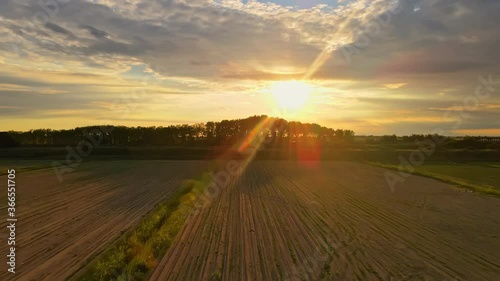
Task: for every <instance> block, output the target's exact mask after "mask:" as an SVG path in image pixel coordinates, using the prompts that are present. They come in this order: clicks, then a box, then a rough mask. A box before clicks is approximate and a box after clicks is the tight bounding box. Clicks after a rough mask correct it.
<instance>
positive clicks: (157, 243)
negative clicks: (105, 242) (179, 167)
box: [75, 174, 209, 281]
mask: <svg viewBox="0 0 500 281" xmlns="http://www.w3.org/2000/svg"><path fill="white" fill-rule="evenodd" d="M208 181H209V176H208V174H204V175H203V176H202V177H201V179H200V180H188V181H186V182H185V183H183V185H182V187H181V188H180V189H179V190H178V191H177V192H176V193H174V194H173V195H172V196H171V197H169V198H168V200H167V201H166V202H164V203H161V204H160V205H159V206H157V207H156V208H155V209H154V210H153V211H152V212H151V213H150V214H149V215H148V216H147V217H146V218H145V219H144V220H142V221H141V222H140V223H139V224H138V225H137V226H136V227H135V228H134V229H132V230H131V231H129V232H127V233H125V234H123V235H122V237H120V238H119V239H118V240H117V242H116V243H114V244H113V245H112V246H110V247H109V248H108V249H106V250H105V251H104V252H103V253H102V254H101V255H100V256H99V257H97V258H96V259H95V260H93V261H92V262H91V264H89V266H88V268H86V269H85V272H83V274H81V275H80V276H79V277H77V278H75V280H81V281H94V280H117V281H124V280H145V279H146V278H147V277H148V276H149V274H151V272H152V270H153V269H154V268H155V267H156V265H157V264H158V262H159V260H160V259H161V258H162V257H163V255H164V254H165V253H166V252H167V250H168V248H169V247H170V245H171V243H172V241H173V240H174V238H175V236H176V235H177V233H178V232H179V231H180V230H181V228H182V226H183V225H184V223H185V221H186V220H187V218H188V217H189V216H190V214H192V213H193V212H194V211H195V207H196V200H197V199H198V198H199V197H200V195H201V194H202V193H203V192H204V191H205V187H206V186H207V184H206V183H208Z"/></svg>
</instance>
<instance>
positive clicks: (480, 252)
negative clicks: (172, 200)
mask: <svg viewBox="0 0 500 281" xmlns="http://www.w3.org/2000/svg"><path fill="white" fill-rule="evenodd" d="M384 171H385V170H384V169H381V168H377V167H372V166H367V165H364V164H357V163H349V162H324V163H321V164H319V165H314V164H310V165H308V166H307V167H305V166H301V165H300V164H298V163H292V162H279V161H276V162H259V161H257V162H254V163H252V164H250V166H249V167H248V168H247V170H246V172H245V173H244V174H243V175H242V176H241V177H239V178H237V179H236V178H235V179H234V180H235V184H234V185H230V186H228V187H226V188H223V189H222V191H221V194H220V196H218V197H216V199H215V200H214V201H212V202H211V204H209V205H208V206H207V207H205V208H203V209H201V212H198V213H196V214H195V215H193V216H192V217H191V218H190V219H189V220H188V222H187V223H186V224H185V226H184V228H183V230H181V232H180V233H179V235H178V236H177V238H176V242H175V243H174V244H173V245H172V246H171V248H170V249H169V250H168V252H167V254H166V255H165V256H164V258H163V259H162V260H161V261H160V263H159V265H158V267H157V268H156V271H155V272H154V273H153V274H152V276H151V278H150V280H158V281H160V280H161V281H164V280H320V279H323V280H384V281H385V280H500V239H499V237H498V235H499V233H500V217H499V216H498V214H499V213H500V199H497V198H492V197H487V196H480V195H475V194H472V193H468V192H463V191H462V190H458V189H455V188H452V187H451V186H449V185H447V184H444V183H441V182H438V181H436V180H432V179H427V178H423V177H418V176H411V177H409V178H408V179H407V180H406V181H405V182H404V183H403V184H400V185H399V186H397V187H396V189H395V191H394V192H391V190H390V189H389V187H388V185H387V184H386V181H385V179H384V176H383V174H384Z"/></svg>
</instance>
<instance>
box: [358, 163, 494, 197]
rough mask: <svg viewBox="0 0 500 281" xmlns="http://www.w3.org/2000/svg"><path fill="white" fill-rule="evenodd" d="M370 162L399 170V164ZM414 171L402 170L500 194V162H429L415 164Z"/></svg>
mask: <svg viewBox="0 0 500 281" xmlns="http://www.w3.org/2000/svg"><path fill="white" fill-rule="evenodd" d="M368 163H369V164H372V165H376V166H380V167H384V168H388V169H393V170H399V169H400V167H399V164H396V163H384V162H368ZM414 169H415V170H414V171H411V170H409V169H407V168H403V169H402V171H404V172H409V173H412V174H417V175H422V176H426V177H430V178H434V179H438V180H441V181H444V182H447V183H451V184H455V185H458V186H460V187H464V188H468V189H470V190H472V191H476V192H481V193H486V194H491V195H495V196H500V176H499V175H500V162H469V163H454V162H429V163H424V164H423V165H420V166H415V167H414Z"/></svg>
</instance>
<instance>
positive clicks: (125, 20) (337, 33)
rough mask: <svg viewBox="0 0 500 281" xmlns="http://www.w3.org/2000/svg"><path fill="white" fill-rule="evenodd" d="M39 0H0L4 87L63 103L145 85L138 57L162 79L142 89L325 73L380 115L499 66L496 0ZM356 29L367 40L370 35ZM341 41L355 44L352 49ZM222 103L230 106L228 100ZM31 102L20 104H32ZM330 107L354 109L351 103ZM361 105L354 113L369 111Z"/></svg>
mask: <svg viewBox="0 0 500 281" xmlns="http://www.w3.org/2000/svg"><path fill="white" fill-rule="evenodd" d="M321 2H325V1H318V2H317V3H318V4H319V3H321ZM40 3H42V4H40ZM44 3H45V2H43V1H42V2H39V1H37V0H27V1H23V2H22V3H21V2H19V1H13V0H6V1H0V35H1V36H0V49H2V54H1V55H0V60H1V61H2V62H3V64H5V65H6V66H8V67H6V68H4V69H2V71H1V72H2V73H1V74H2V76H1V77H0V83H3V84H2V85H3V86H1V85H0V87H4V88H1V89H3V91H8V92H9V94H12V95H13V94H14V93H15V92H21V91H22V92H24V93H27V92H29V93H31V94H32V95H37V96H40V95H41V94H43V93H44V91H45V93H60V94H58V95H57V96H58V98H60V99H61V100H62V102H61V103H64V101H65V100H66V99H68V100H67V107H71V106H77V105H75V104H73V101H72V100H71V99H72V98H76V99H86V98H88V99H94V101H98V102H111V100H112V98H110V97H109V95H112V94H117V93H119V92H127V91H130V89H132V88H135V87H142V86H143V84H144V83H142V82H141V79H143V78H141V77H149V76H148V75H149V74H147V73H146V70H144V71H142V72H139V73H137V75H136V76H137V77H124V76H123V73H124V71H125V70H127V69H129V68H131V67H132V66H133V65H144V66H145V69H148V71H150V73H154V77H155V79H157V80H158V82H157V83H156V84H155V85H148V86H147V88H148V89H149V90H151V91H153V92H155V93H158V94H165V96H170V97H174V96H177V95H181V94H176V93H183V94H182V95H184V96H191V98H192V100H191V103H192V104H195V103H197V102H198V100H199V99H200V97H199V96H200V95H202V94H203V93H204V94H205V95H204V96H206V97H208V96H210V95H211V94H213V93H220V94H226V93H234V94H235V95H236V94H238V95H239V93H248V92H251V91H255V90H256V89H257V90H258V87H259V86H260V85H264V84H265V83H268V82H269V83H270V82H271V81H275V80H287V79H302V78H304V77H307V78H308V79H310V81H311V83H329V85H331V86H330V87H331V89H332V90H331V92H329V93H325V95H331V96H332V97H337V96H335V95H340V94H339V92H342V95H345V96H350V97H352V98H351V100H353V101H355V102H354V103H355V105H356V106H359V107H360V108H359V111H363V110H364V111H366V112H367V111H368V110H373V112H372V113H371V114H373V116H376V117H377V118H378V117H379V114H390V112H385V113H382V111H381V109H383V108H390V109H392V110H395V109H402V110H407V109H408V110H411V108H412V106H413V108H414V109H415V108H423V109H426V110H428V111H430V110H429V109H431V108H434V109H435V108H446V107H450V106H453V105H454V103H455V102H460V101H461V100H463V98H464V97H466V96H468V95H471V94H472V93H474V88H475V86H476V84H477V76H478V75H483V76H484V75H488V74H489V73H492V74H493V75H494V77H498V75H500V68H499V66H498V64H497V62H498V61H500V54H499V53H498V52H497V50H498V48H499V46H500V36H499V34H500V18H499V17H498V15H497V11H498V10H499V9H500V2H499V1H486V0H485V1H468V0H430V1H418V0H401V1H400V7H401V10H400V11H398V12H397V13H390V11H391V9H393V8H394V4H395V3H396V1H392V0H375V1H364V0H355V1H339V3H338V4H336V5H319V6H318V5H315V6H312V5H309V4H308V5H306V6H304V5H299V6H300V7H288V6H283V5H279V4H277V3H278V2H277V3H270V2H268V3H261V2H259V1H249V2H245V3H242V2H240V1H217V2H214V1H210V0H194V1H183V0H169V1H146V0H133V1H125V0H118V1H108V0H102V1H84V0H72V1H58V3H59V4H60V5H59V6H58V7H57V9H55V8H54V7H52V8H51V9H47V7H45V6H43V4H44ZM280 3H283V2H280ZM315 3H316V2H315ZM416 7H418V9H416ZM41 15H45V19H46V21H44V20H43V19H44V17H43V16H41ZM362 38H364V39H368V40H365V41H366V42H364V43H365V44H361V43H363V42H360V39H362ZM13 46H14V47H15V48H13ZM348 48H351V49H350V50H355V51H356V52H355V53H352V54H350V55H349V58H350V60H347V59H346V53H345V51H346V50H347V49H348ZM353 48H354V49H353ZM16 50H20V51H19V52H17V51H16ZM19 54H22V56H21V57H20V56H19ZM27 73H36V74H37V75H31V77H30V75H27ZM86 75H87V76H86ZM92 75H95V76H92ZM343 81H349V83H344V82H343ZM402 81H404V82H402ZM247 83H249V84H247ZM7 84H9V85H10V86H9V87H7V86H5V85H7ZM13 85H15V86H13ZM242 85H244V86H242ZM380 85H382V86H383V87H385V88H387V89H391V91H387V90H384V89H381V86H380ZM14 87H18V88H17V89H14ZM19 87H24V88H19ZM333 89H334V90H333ZM446 89H453V90H452V91H448V90H446ZM172 93H173V94H172ZM188 93H196V94H197V95H189V94H188ZM438 93H446V95H439V94H438ZM49 96H51V95H44V96H41V97H42V98H47V100H50V98H51V97H49ZM194 96H196V97H194ZM24 97H25V96H23V95H18V97H17V98H18V99H21V98H24ZM358 97H359V99H357V98H358ZM9 102H11V103H13V104H14V103H16V104H17V103H20V102H15V99H9ZM243 102H248V101H247V100H245V101H243ZM487 103H489V104H498V103H499V99H498V98H497V97H491V98H490V99H489V100H488V101H487ZM5 106H15V105H11V104H6V105H5ZM220 106H222V107H225V108H229V110H228V111H231V109H230V108H231V107H230V105H229V104H221V105H220ZM318 106H320V107H322V108H318V112H329V111H328V110H329V109H330V108H327V105H326V104H323V105H321V104H320V105H318ZM38 107H39V108H42V107H43V108H45V107H48V105H47V103H46V102H41V103H40V105H38ZM24 108H26V107H24ZM36 108H37V106H30V107H28V109H26V110H31V111H30V112H31V114H32V115H33V112H34V111H35V109H36ZM66 109H68V110H69V109H71V108H66ZM336 109H337V110H339V111H340V112H339V113H338V114H347V115H349V114H352V115H356V114H361V113H359V112H356V110H357V108H356V109H353V108H352V106H351V107H349V108H347V107H346V108H345V109H340V108H336ZM342 110H345V111H342ZM235 113H237V112H235ZM26 114H29V112H28V111H26ZM325 114H327V113H325ZM330 114H331V113H330ZM367 115H369V113H366V114H365V115H364V116H362V117H360V116H353V119H356V120H361V119H360V118H366V120H368V118H369V116H367ZM422 122H423V121H422ZM471 122H481V121H480V120H479V121H471ZM483 122H484V121H483ZM364 128H366V127H364ZM396 129H398V130H399V129H401V128H396Z"/></svg>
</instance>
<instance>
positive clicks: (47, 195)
mask: <svg viewBox="0 0 500 281" xmlns="http://www.w3.org/2000/svg"><path fill="white" fill-rule="evenodd" d="M200 164H201V162H194V161H114V162H106V161H101V162H93V163H86V164H82V165H81V166H79V167H78V168H77V169H76V170H75V171H74V172H73V173H70V174H66V175H65V176H64V181H63V182H62V183H59V181H58V179H57V177H56V176H55V174H54V172H53V170H52V169H44V170H38V171H33V172H23V173H19V174H17V177H16V182H17V184H16V185H17V186H16V189H17V190H16V191H17V200H18V201H17V206H18V208H17V218H18V220H19V221H18V223H17V229H16V232H17V237H16V246H17V265H16V274H15V275H12V274H11V273H8V272H7V270H6V269H7V267H6V261H7V259H6V254H7V242H6V241H5V240H4V239H2V241H3V242H2V244H1V245H0V253H2V254H1V256H2V258H1V259H0V261H1V264H2V270H1V271H0V280H64V279H65V278H66V277H67V276H69V275H70V274H72V273H73V272H75V271H76V270H77V269H78V268H79V267H80V266H81V265H82V263H84V262H85V260H86V259H88V258H90V257H91V256H92V255H94V254H96V253H98V252H99V251H101V250H103V249H104V248H105V247H106V246H107V245H108V244H109V242H111V241H112V240H113V239H115V238H117V237H118V236H119V235H120V233H121V232H122V231H124V230H126V229H128V228H129V227H131V226H133V225H134V224H136V223H137V222H138V221H139V219H140V218H141V217H142V216H143V215H145V214H146V213H147V212H148V211H150V210H151V209H152V208H154V206H155V205H156V204H157V203H158V202H159V201H161V200H164V199H165V198H167V197H168V196H169V195H170V194H172V193H173V192H174V191H175V190H177V188H179V187H180V183H181V182H182V181H183V180H185V179H186V178H188V177H189V174H192V173H193V172H194V171H195V170H196V167H197V166H198V165H200ZM0 181H1V182H2V186H5V184H6V183H7V178H6V176H1V177H0ZM6 195H7V191H6V190H5V193H4V192H2V195H1V198H2V202H7V201H6ZM1 207H2V208H1V209H0V212H2V218H5V217H6V215H7V210H6V207H5V204H2V205H1ZM1 223H2V224H1V226H2V235H3V236H2V237H5V235H6V234H7V233H6V231H5V229H6V228H5V219H2V222H1Z"/></svg>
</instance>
